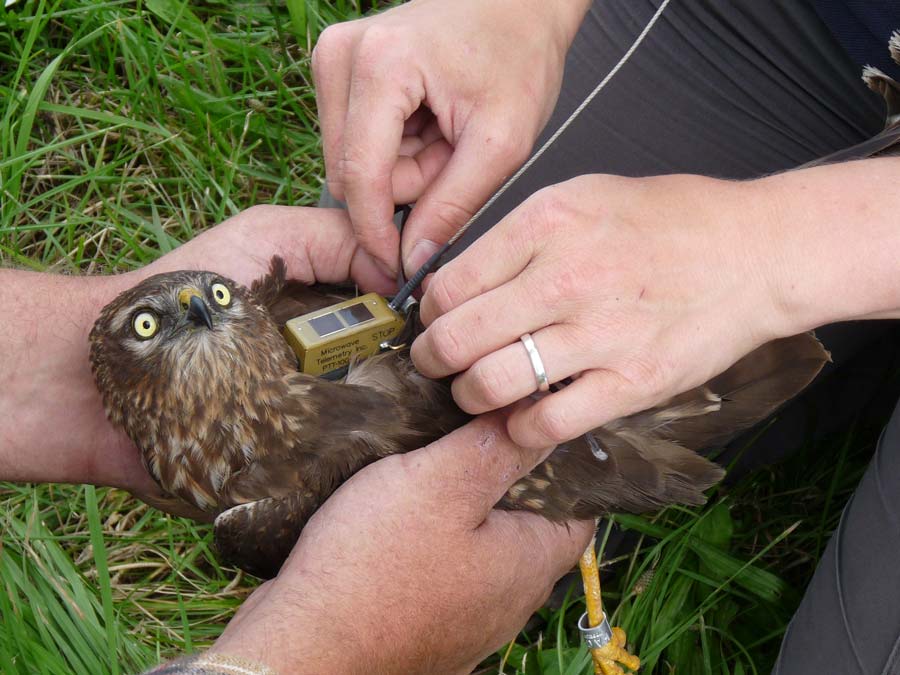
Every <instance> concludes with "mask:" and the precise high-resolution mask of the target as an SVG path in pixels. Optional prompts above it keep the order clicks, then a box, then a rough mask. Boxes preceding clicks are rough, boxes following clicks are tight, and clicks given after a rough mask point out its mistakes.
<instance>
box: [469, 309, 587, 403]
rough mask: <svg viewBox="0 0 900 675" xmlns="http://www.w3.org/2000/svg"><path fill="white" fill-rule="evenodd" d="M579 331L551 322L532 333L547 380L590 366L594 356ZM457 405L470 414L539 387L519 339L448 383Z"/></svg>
mask: <svg viewBox="0 0 900 675" xmlns="http://www.w3.org/2000/svg"><path fill="white" fill-rule="evenodd" d="M581 334H582V333H581V331H578V330H577V329H576V328H575V327H574V326H571V325H567V324H554V325H552V326H547V327H546V328H542V329H541V330H539V331H537V332H536V333H534V334H533V335H532V336H531V337H532V341H533V343H534V346H535V348H536V349H537V352H538V358H539V359H540V360H541V364H542V365H543V368H544V372H545V374H546V377H547V383H548V384H553V383H555V382H559V381H560V380H563V379H565V378H567V377H570V376H572V375H575V374H576V373H580V372H581V371H583V370H585V369H586V368H588V367H590V364H591V359H592V358H593V355H592V354H591V353H589V352H588V350H587V349H586V348H584V340H581V339H579V335H581ZM451 389H452V392H453V399H454V400H455V401H456V404H457V405H458V406H459V407H460V408H462V409H463V410H465V411H466V412H467V413H469V414H472V415H480V414H481V413H485V412H488V411H490V410H497V409H499V408H503V407H505V406H507V405H509V404H510V403H514V402H516V401H519V400H521V399H523V398H525V397H527V396H529V395H530V394H533V393H534V392H536V391H538V390H539V389H540V382H538V379H537V373H536V371H535V368H534V366H533V365H532V362H531V356H530V354H529V352H528V350H527V349H526V347H525V344H523V342H522V341H521V340H520V339H516V340H515V341H514V342H513V343H511V344H509V345H507V346H505V347H503V348H502V349H498V350H496V351H494V352H492V353H490V354H488V355H487V356H484V357H482V358H480V359H479V360H478V361H476V362H475V364H474V365H472V366H471V367H470V368H469V369H468V370H466V371H465V372H463V373H461V374H460V375H458V376H457V377H456V378H455V379H454V380H453V384H452V385H451Z"/></svg>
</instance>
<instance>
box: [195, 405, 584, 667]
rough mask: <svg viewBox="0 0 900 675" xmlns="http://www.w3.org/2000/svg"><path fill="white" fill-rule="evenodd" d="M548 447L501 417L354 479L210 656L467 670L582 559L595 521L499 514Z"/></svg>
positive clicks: (279, 663) (283, 663)
mask: <svg viewBox="0 0 900 675" xmlns="http://www.w3.org/2000/svg"><path fill="white" fill-rule="evenodd" d="M547 454H548V451H547V450H527V449H524V448H520V447H518V446H516V445H515V444H513V443H512V442H511V441H510V439H509V437H508V436H507V434H506V432H505V430H504V421H503V418H502V417H499V416H497V415H493V416H485V417H482V418H479V419H477V420H475V421H473V422H471V423H470V424H469V425H467V426H465V427H463V428H461V429H458V430H457V431H455V432H453V433H452V434H450V435H449V436H447V437H445V438H443V439H441V440H439V441H437V442H435V443H432V444H431V445H429V446H427V447H425V448H423V449H421V450H416V451H413V452H410V453H408V454H406V455H394V456H391V457H388V458H386V459H382V460H379V461H378V462H375V463H374V464H372V465H370V466H368V467H366V468H365V469H363V470H362V471H360V472H359V473H357V474H355V475H354V476H353V477H352V478H351V479H350V480H349V481H348V482H347V483H345V484H344V485H343V486H341V488H339V489H338V490H337V492H335V493H334V495H332V496H331V497H330V498H329V499H328V501H326V502H325V504H324V505H323V506H322V507H321V508H320V509H319V510H318V511H317V512H316V514H315V515H314V516H313V517H312V519H310V521H309V523H308V524H307V525H306V527H305V529H304V530H303V533H302V534H301V536H300V540H299V541H298V543H297V545H296V547H295V548H294V551H293V553H292V555H291V557H290V558H289V559H288V561H287V562H286V563H285V565H284V567H283V568H282V570H281V572H280V573H279V575H278V577H277V578H276V579H275V580H273V581H271V582H269V583H267V584H265V585H264V586H262V587H261V588H260V589H258V590H257V591H255V592H254V594H253V595H252V596H251V597H250V598H249V599H248V601H247V603H245V606H244V607H243V608H242V609H241V611H240V612H238V614H237V616H236V617H235V618H234V619H233V620H232V622H231V623H230V624H229V625H228V627H227V629H226V630H225V632H224V634H223V635H222V636H221V637H220V638H219V640H218V641H217V642H216V644H215V646H214V647H213V648H212V651H213V652H215V653H218V654H223V655H229V656H237V657H242V658H244V659H248V660H251V661H257V662H263V663H266V664H267V665H268V666H270V667H272V668H274V669H275V670H276V671H277V672H284V673H296V674H297V675H301V674H304V673H326V672H329V673H346V674H348V675H350V674H353V673H365V674H366V675H387V674H401V673H402V674H406V673H442V674H445V673H446V674H452V673H468V672H470V671H471V670H472V668H473V667H474V666H475V665H476V664H477V663H478V662H479V661H480V660H482V659H483V658H484V657H485V656H487V655H488V654H490V653H491V652H492V651H495V650H496V649H497V648H499V647H500V646H501V645H502V644H503V643H504V642H506V641H508V640H510V639H511V638H513V637H514V636H515V634H516V633H517V632H518V631H519V630H520V629H521V627H522V626H523V625H524V624H525V622H526V621H527V619H528V617H529V616H530V615H531V613H532V612H533V611H534V610H535V609H537V608H538V607H539V606H540V605H541V604H542V603H543V602H544V601H545V600H546V598H547V596H548V595H549V593H550V590H551V588H552V587H553V584H554V582H555V581H556V580H557V579H558V578H559V577H561V576H562V575H563V574H565V573H566V572H567V571H568V570H569V569H571V567H572V566H573V565H574V563H575V562H576V561H577V559H578V557H579V555H580V553H581V552H582V551H583V550H584V548H585V547H586V546H587V544H588V541H589V540H590V537H591V533H592V532H593V523H592V522H584V521H580V522H573V523H569V524H568V525H560V524H553V523H551V522H550V521H548V520H545V519H544V518H542V517H540V516H538V515H535V514H533V513H527V512H523V511H520V512H513V511H497V510H492V507H493V505H494V504H495V503H496V502H497V501H498V500H499V499H500V497H501V496H502V495H503V494H504V493H505V492H506V490H507V489H508V488H509V487H510V486H511V485H512V484H513V483H514V482H515V481H516V480H518V479H519V478H521V477H522V476H524V475H525V474H527V473H528V472H530V471H531V469H532V468H533V467H534V466H535V465H536V464H537V463H538V462H539V461H541V459H543V457H544V456H545V455H547Z"/></svg>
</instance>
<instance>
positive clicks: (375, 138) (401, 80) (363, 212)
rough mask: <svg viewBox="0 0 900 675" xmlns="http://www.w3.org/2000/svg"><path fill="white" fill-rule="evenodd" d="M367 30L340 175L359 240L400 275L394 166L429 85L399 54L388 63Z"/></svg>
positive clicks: (352, 87)
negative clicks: (378, 53)
mask: <svg viewBox="0 0 900 675" xmlns="http://www.w3.org/2000/svg"><path fill="white" fill-rule="evenodd" d="M372 32H373V31H369V33H367V34H366V36H367V35H369V34H371V33H372ZM366 36H363V39H362V40H361V42H360V44H359V46H358V47H357V58H356V60H355V62H354V73H353V78H352V80H351V83H350V97H349V102H348V108H347V117H346V123H345V128H344V132H343V151H342V152H343V154H342V156H341V160H340V163H339V167H338V175H337V178H336V180H338V181H340V182H341V183H342V186H343V195H344V198H345V201H346V202H347V209H348V211H349V213H350V220H351V222H352V223H353V227H354V231H355V232H356V236H357V238H358V239H359V242H360V244H361V245H362V246H363V248H365V249H366V250H367V251H368V252H369V253H370V254H371V255H372V256H373V257H374V258H375V259H376V260H378V261H379V262H380V263H381V265H382V267H383V269H384V271H385V272H386V273H388V274H391V275H395V274H396V272H397V270H398V265H399V256H398V249H399V242H400V235H399V234H398V232H397V229H396V227H395V226H394V221H393V216H394V203H393V184H392V180H393V170H394V166H395V164H396V161H397V156H398V153H399V149H400V143H401V140H402V138H403V128H404V124H405V122H406V120H407V118H409V117H410V115H412V114H413V113H414V112H415V111H416V110H417V109H418V108H419V105H420V104H421V103H422V101H423V99H424V96H425V90H424V83H423V82H422V80H421V77H420V76H419V75H418V74H417V73H416V71H415V70H414V69H412V68H411V67H410V66H409V65H408V64H405V63H404V62H403V61H402V60H398V59H394V60H393V61H392V62H391V63H385V62H384V59H379V58H377V57H376V55H375V53H371V52H372V50H373V47H372V46H371V45H372V44H374V43H373V42H372V41H371V40H369V41H366V39H365V38H366ZM392 64H393V65H392Z"/></svg>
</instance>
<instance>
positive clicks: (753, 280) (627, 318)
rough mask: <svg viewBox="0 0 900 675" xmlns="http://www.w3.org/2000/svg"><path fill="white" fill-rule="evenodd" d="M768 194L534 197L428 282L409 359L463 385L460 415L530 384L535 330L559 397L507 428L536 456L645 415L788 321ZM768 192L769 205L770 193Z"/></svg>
mask: <svg viewBox="0 0 900 675" xmlns="http://www.w3.org/2000/svg"><path fill="white" fill-rule="evenodd" d="M775 194H776V193H774V192H773V193H767V192H766V191H765V188H764V187H760V186H759V185H757V184H754V183H733V182H726V181H718V180H713V179H708V178H702V177H695V176H667V177H658V178H648V179H629V178H618V177H612V176H598V175H594V176H583V177H580V178H576V179H573V180H570V181H568V182H565V183H562V184H559V185H556V186H553V187H550V188H547V189H545V190H542V191H540V192H538V193H536V194H535V195H533V196H532V197H531V198H530V199H528V200H527V201H526V202H524V203H523V204H522V205H521V206H520V207H519V208H518V209H516V210H515V211H513V212H512V213H511V214H509V216H507V217H506V218H505V219H504V220H503V221H501V222H500V223H499V224H497V225H496V226H495V227H494V228H493V229H492V230H490V231H488V232H487V233H486V234H484V235H483V236H482V237H481V238H480V239H479V240H478V241H476V242H475V243H474V244H473V245H472V246H471V247H470V248H469V249H468V250H466V251H465V252H464V253H462V254H461V255H460V256H459V257H457V258H456V259H455V260H453V261H451V262H450V263H448V264H447V265H446V266H444V267H443V268H442V269H441V270H440V271H438V272H437V273H436V274H435V275H434V277H433V279H432V280H431V282H430V284H429V286H428V288H427V291H426V292H425V294H424V296H423V298H422V303H421V316H422V320H423V322H424V323H425V324H426V325H427V326H428V328H427V330H426V331H425V332H424V333H423V334H422V335H420V336H419V338H418V339H417V340H416V342H415V343H414V344H413V347H412V358H413V361H414V362H415V364H416V367H417V368H418V369H419V370H420V371H421V372H422V373H423V374H425V375H427V376H429V377H445V376H448V375H451V374H453V373H461V374H460V375H459V376H458V377H457V378H456V379H455V380H454V382H453V396H454V398H455V400H456V401H457V403H458V404H459V406H460V407H461V408H462V409H464V410H465V411H467V412H469V413H472V414H479V413H483V412H485V411H488V410H493V409H496V408H501V407H503V406H505V405H508V404H510V403H512V402H514V401H517V400H519V399H523V398H525V397H527V396H528V395H529V394H531V393H532V392H534V391H535V390H536V388H537V385H536V381H535V374H534V372H533V370H532V367H531V364H530V362H529V359H528V358H527V354H526V351H525V349H524V347H523V345H522V344H520V342H519V337H520V336H521V335H522V334H523V333H526V332H530V333H533V339H534V342H535V344H536V346H537V348H538V350H539V353H540V355H541V357H542V360H543V363H544V367H545V368H546V370H547V373H548V376H549V380H550V382H558V381H560V380H562V379H564V378H566V377H569V376H577V379H575V381H574V383H573V384H571V385H569V386H568V387H565V388H564V389H563V390H562V391H560V392H557V393H551V394H549V395H548V396H546V397H544V398H542V399H541V400H540V401H538V402H534V401H529V403H528V405H525V406H523V407H521V408H519V409H518V410H516V411H515V412H514V413H513V414H512V415H511V417H510V419H509V432H510V434H511V436H512V438H513V439H514V440H515V441H516V442H517V443H521V444H523V445H528V446H533V447H535V446H536V447H540V446H546V445H549V444H554V443H559V442H562V441H565V440H568V439H570V438H574V437H576V436H578V435H580V434H582V433H584V432H586V431H589V430H590V429H592V428H595V427H597V426H599V425H601V424H604V423H606V422H608V421H610V420H612V419H616V418H618V417H621V416H624V415H627V414H630V413H633V412H637V411H639V410H642V409H646V408H648V407H651V406H652V405H654V404H656V403H659V402H661V401H662V400H664V399H666V398H668V397H670V396H672V395H674V394H677V393H679V392H682V391H684V390H686V389H688V388H690V387H693V386H696V385H699V384H702V383H703V382H705V381H707V380H708V379H709V378H710V377H712V376H714V375H716V374H718V373H720V372H721V371H723V370H724V369H725V368H727V367H728V366H730V365H731V364H732V363H734V362H735V361H736V360H737V359H739V358H740V357H741V356H743V355H744V354H746V353H747V352H749V351H750V350H751V349H753V348H754V347H756V346H758V345H760V344H762V343H764V342H766V341H768V340H770V339H774V338H775V337H780V336H784V335H790V334H793V333H796V332H800V331H801V330H804V329H805V328H809V327H811V326H806V327H800V326H792V325H789V322H788V321H787V320H786V317H785V316H784V315H783V313H782V312H781V311H780V306H779V301H778V299H777V297H778V296H777V294H776V293H775V292H774V291H775V289H774V286H773V282H772V279H771V277H770V276H768V273H769V272H770V271H771V269H774V266H775V263H781V262H782V259H781V258H780V257H779V255H778V251H779V250H781V249H779V247H778V246H777V245H776V244H775V243H774V242H775V241H776V239H777V237H778V236H781V233H780V232H776V231H773V228H770V227H767V226H768V225H769V224H770V221H771V220H772V218H771V212H770V210H771V209H770V207H769V206H768V204H770V203H771V199H772V197H774V196H775ZM778 194H780V193H778Z"/></svg>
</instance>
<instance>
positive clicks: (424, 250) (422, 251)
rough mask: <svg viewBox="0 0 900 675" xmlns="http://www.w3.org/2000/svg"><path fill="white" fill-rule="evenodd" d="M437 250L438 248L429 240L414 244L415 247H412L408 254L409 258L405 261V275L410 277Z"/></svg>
mask: <svg viewBox="0 0 900 675" xmlns="http://www.w3.org/2000/svg"><path fill="white" fill-rule="evenodd" d="M439 248H440V246H438V245H437V244H435V243H434V242H433V241H431V240H430V239H419V241H417V242H416V245H415V246H413V249H412V251H410V252H409V257H408V258H407V259H406V275H407V276H412V275H413V274H415V273H416V272H418V271H419V268H420V267H421V266H422V265H424V264H425V263H426V262H427V261H428V259H429V258H430V257H431V256H433V255H434V254H435V252H436V251H437V250H438V249H439Z"/></svg>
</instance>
